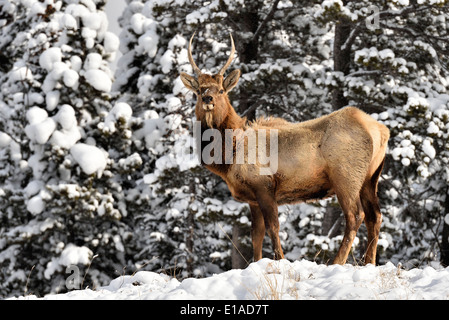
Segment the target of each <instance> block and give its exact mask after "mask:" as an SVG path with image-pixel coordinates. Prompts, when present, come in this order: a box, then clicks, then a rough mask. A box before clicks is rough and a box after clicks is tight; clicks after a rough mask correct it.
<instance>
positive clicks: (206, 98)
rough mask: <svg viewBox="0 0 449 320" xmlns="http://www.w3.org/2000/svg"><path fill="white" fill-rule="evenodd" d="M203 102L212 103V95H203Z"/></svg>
mask: <svg viewBox="0 0 449 320" xmlns="http://www.w3.org/2000/svg"><path fill="white" fill-rule="evenodd" d="M203 102H204V103H207V104H209V103H211V102H212V97H211V96H205V97H203Z"/></svg>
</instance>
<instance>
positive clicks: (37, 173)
mask: <svg viewBox="0 0 449 320" xmlns="http://www.w3.org/2000/svg"><path fill="white" fill-rule="evenodd" d="M104 4H105V2H104V1H90V0H88V1H53V0H47V1H27V2H21V1H19V2H17V1H2V3H1V5H0V10H1V17H2V20H1V22H2V26H1V30H0V31H1V36H0V39H1V41H2V43H1V48H2V49H1V52H2V55H3V56H2V59H4V60H5V61H6V62H7V63H5V64H2V70H1V75H0V77H1V78H0V81H1V83H2V91H1V96H0V101H2V102H1V112H2V117H1V119H2V120H1V124H0V131H1V137H2V150H1V157H2V163H6V166H5V169H2V174H1V180H0V181H1V189H0V190H1V195H0V196H1V202H0V214H1V217H2V226H1V230H2V231H1V234H2V240H1V245H0V249H1V253H0V256H1V259H0V267H1V269H2V272H1V274H2V281H1V282H2V284H1V289H0V290H1V291H0V292H1V294H6V293H8V294H23V290H24V288H26V289H27V290H28V292H32V293H34V294H44V293H48V292H50V291H53V292H54V291H62V290H65V289H66V283H65V279H66V278H67V277H68V275H69V274H66V267H69V266H70V267H78V268H81V269H82V270H81V271H80V273H79V274H78V275H79V276H80V277H83V276H84V272H85V271H86V269H87V268H88V267H90V271H89V273H88V275H87V276H86V277H85V279H84V286H87V285H89V286H97V285H98V284H100V283H101V284H102V283H104V282H105V280H107V279H110V278H111V277H114V276H115V274H114V273H115V272H116V270H121V269H122V268H123V267H126V266H127V260H126V256H127V254H128V252H127V251H128V249H127V245H126V242H127V241H128V240H129V239H131V238H132V237H131V232H130V230H132V229H131V228H129V226H128V225H127V224H126V223H125V221H126V217H127V211H126V208H125V206H124V202H123V196H122V192H121V189H122V183H123V181H122V177H123V176H125V175H124V174H125V173H126V172H127V171H130V170H132V168H135V167H136V166H139V165H140V164H141V159H140V158H138V157H135V156H134V157H133V155H130V154H129V153H128V150H127V148H128V145H129V144H130V136H131V135H130V131H129V130H128V125H129V123H128V120H130V118H131V113H132V110H131V108H130V107H129V106H128V105H125V104H119V103H118V104H115V106H113V105H111V102H110V100H111V95H110V94H109V92H110V90H111V85H112V74H111V71H110V69H109V66H108V60H110V59H112V58H113V57H114V55H115V52H116V50H117V49H118V37H117V36H115V35H113V34H111V33H110V32H108V31H107V24H108V21H107V17H106V15H105V13H104V12H103V11H102V9H103V7H104ZM111 128H116V130H112V129H111ZM94 256H95V257H96V259H95V261H93V258H94ZM91 263H92V265H91ZM83 270H84V272H83Z"/></svg>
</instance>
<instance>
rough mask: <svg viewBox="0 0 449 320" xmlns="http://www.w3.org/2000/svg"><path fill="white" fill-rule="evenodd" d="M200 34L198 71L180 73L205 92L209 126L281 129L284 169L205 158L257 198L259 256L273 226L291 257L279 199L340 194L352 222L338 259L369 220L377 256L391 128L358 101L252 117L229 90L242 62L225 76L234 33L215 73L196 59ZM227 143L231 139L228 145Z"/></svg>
mask: <svg viewBox="0 0 449 320" xmlns="http://www.w3.org/2000/svg"><path fill="white" fill-rule="evenodd" d="M194 35H195V34H193V35H192V37H191V38H190V42H189V47H188V58H189V61H190V64H191V66H192V68H193V71H194V72H195V74H196V77H192V76H190V75H188V74H186V73H181V74H180V78H181V80H182V82H183V84H184V85H185V86H186V87H187V89H189V90H191V91H193V92H194V93H195V94H196V96H197V102H196V107H195V115H196V118H197V120H198V121H201V132H204V131H205V130H208V129H209V128H213V129H215V130H218V131H219V132H221V133H222V134H223V135H224V134H225V131H229V130H240V131H241V132H246V131H247V130H250V129H252V130H255V131H260V130H261V129H264V130H266V131H272V130H276V131H277V133H278V150H277V152H278V153H277V157H278V159H277V161H278V163H277V171H276V172H273V173H272V174H268V175H267V174H264V175H262V174H259V173H258V170H257V169H258V166H260V163H253V164H250V163H243V164H236V163H231V162H230V161H225V159H223V161H220V162H219V163H209V164H205V167H206V168H207V169H209V170H210V171H212V172H213V173H215V174H217V175H219V176H220V177H221V178H222V179H223V180H224V181H225V182H226V183H227V185H228V187H229V190H230V191H231V193H232V195H233V197H234V198H235V199H237V200H238V201H242V202H246V203H248V204H249V206H250V209H251V236H252V244H253V251H254V260H255V261H257V260H259V259H261V258H262V243H263V238H264V236H265V232H267V234H268V236H269V237H270V238H271V242H272V246H273V251H274V258H275V259H282V258H284V254H283V251H282V248H281V243H280V240H279V219H278V205H283V204H291V203H297V202H303V201H310V200H319V199H324V198H327V197H330V196H333V195H336V196H337V199H338V202H339V204H340V206H341V208H342V210H343V213H344V217H345V221H346V226H345V231H344V237H343V241H342V243H341V245H340V248H339V250H338V253H337V255H336V257H335V259H334V261H333V263H337V264H345V263H346V259H347V257H348V254H349V252H350V250H351V247H352V243H353V241H354V238H355V236H356V233H357V230H358V229H359V227H360V225H361V223H362V221H365V224H366V227H367V229H368V245H367V249H366V253H365V263H367V264H368V263H372V264H375V261H376V250H377V242H378V238H379V231H380V225H381V221H382V215H381V212H380V207H379V199H378V197H377V185H378V180H379V176H380V173H381V171H382V168H383V165H384V161H385V153H386V148H387V142H388V139H389V135H390V134H389V130H388V128H387V127H385V126H384V125H382V124H380V123H378V122H377V121H375V120H374V119H373V118H372V117H370V116H369V115H367V114H366V113H364V112H363V111H361V110H359V109H357V108H355V107H346V108H343V109H340V110H338V111H335V112H333V113H331V114H328V115H325V116H322V117H320V118H317V119H313V120H309V121H305V122H300V123H290V122H288V121H286V120H283V119H280V118H266V119H264V118H260V119H257V120H256V121H253V122H248V121H247V120H246V118H241V117H240V116H239V115H238V114H237V113H236V112H235V110H234V108H233V107H232V106H231V103H230V102H229V98H228V93H229V91H231V89H232V88H234V87H235V86H236V85H237V82H238V80H239V78H240V70H234V71H232V72H231V73H229V75H228V76H227V77H224V74H225V71H226V69H227V68H228V67H229V65H230V64H231V62H232V60H233V56H234V53H235V46H234V40H233V39H232V34H231V35H230V37H231V53H230V56H229V59H228V60H227V62H226V64H225V65H224V66H223V68H221V69H220V71H219V72H218V73H217V74H215V75H209V74H205V73H203V72H201V70H200V68H198V66H197V65H196V63H195V61H194V59H193V56H192V48H191V47H192V40H193V37H194ZM241 136H242V135H240V136H239V135H238V134H237V135H235V136H234V137H233V139H234V140H233V144H232V146H233V148H235V147H236V145H237V144H238V141H237V140H239V139H245V135H243V138H241ZM239 137H240V138H239ZM236 141H237V142H236ZM260 143H262V142H261V141H260V140H258V142H257V143H256V145H253V146H250V145H249V143H246V145H247V146H248V148H260V147H261V146H260V145H259V144H260ZM263 143H267V142H266V141H265V142H263ZM225 147H226V146H225V143H224V142H223V143H222V148H223V150H224V149H225ZM263 147H265V149H267V148H266V146H263ZM201 148H204V145H203V144H201ZM248 151H249V150H248ZM222 157H225V153H224V152H223V153H222ZM228 160H229V159H228Z"/></svg>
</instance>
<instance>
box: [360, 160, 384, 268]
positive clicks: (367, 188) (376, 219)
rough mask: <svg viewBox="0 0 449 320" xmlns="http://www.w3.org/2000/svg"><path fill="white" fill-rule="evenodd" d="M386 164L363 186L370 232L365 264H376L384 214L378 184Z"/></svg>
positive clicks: (362, 199) (362, 193) (361, 198)
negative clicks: (381, 208)
mask: <svg viewBox="0 0 449 320" xmlns="http://www.w3.org/2000/svg"><path fill="white" fill-rule="evenodd" d="M383 164H384V162H382V163H381V164H380V166H379V167H378V169H377V170H376V172H375V173H374V174H373V176H372V177H371V178H370V179H367V180H366V181H365V183H364V184H363V187H362V191H361V193H360V200H361V203H362V206H363V210H364V211H365V225H366V228H367V230H368V246H367V249H366V253H365V264H368V263H371V264H376V252H377V242H378V240H379V233H380V226H381V224H382V213H381V212H380V206H379V198H378V196H377V183H378V181H379V177H380V173H381V171H382V168H383Z"/></svg>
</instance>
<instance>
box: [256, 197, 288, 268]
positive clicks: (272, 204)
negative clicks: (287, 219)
mask: <svg viewBox="0 0 449 320" xmlns="http://www.w3.org/2000/svg"><path fill="white" fill-rule="evenodd" d="M257 203H258V204H259V208H260V211H261V212H262V215H263V220H264V222H265V229H266V230H267V233H268V236H269V237H270V239H271V244H272V245H273V251H274V259H276V260H280V259H284V252H283V251H282V247H281V241H280V239H279V218H278V206H277V203H276V201H275V200H274V196H273V195H270V194H269V193H265V192H262V193H258V194H257Z"/></svg>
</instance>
